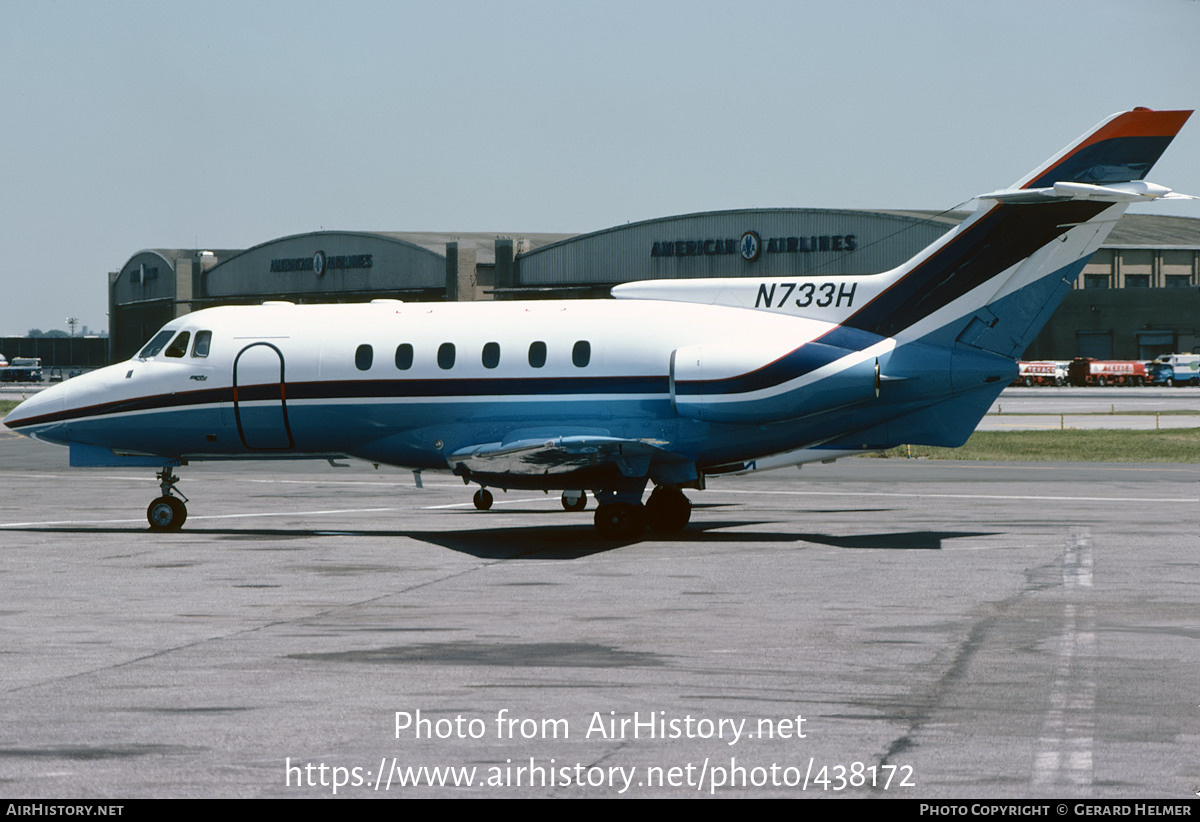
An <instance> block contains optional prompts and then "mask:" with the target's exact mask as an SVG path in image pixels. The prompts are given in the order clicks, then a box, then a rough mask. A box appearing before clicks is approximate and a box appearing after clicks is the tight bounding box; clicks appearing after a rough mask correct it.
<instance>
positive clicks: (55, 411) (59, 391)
mask: <svg viewBox="0 0 1200 822" xmlns="http://www.w3.org/2000/svg"><path fill="white" fill-rule="evenodd" d="M66 407H67V383H65V382H64V383H59V384H58V385H52V386H50V387H49V388H43V389H42V390H41V391H39V392H37V393H36V394H34V395H33V396H32V397H30V398H29V399H27V400H25V401H24V402H22V403H21V404H20V405H18V406H17V407H16V408H14V409H13V410H12V411H11V412H10V413H9V415H8V416H7V417H5V418H4V425H6V426H7V427H8V428H10V429H12V430H13V431H16V432H17V433H18V434H26V435H28V436H31V437H32V436H38V433H39V431H43V430H48V426H51V425H52V424H53V423H55V422H57V421H58V420H59V419H60V418H61V415H62V412H63V411H64V410H66Z"/></svg>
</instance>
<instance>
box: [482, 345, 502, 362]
mask: <svg viewBox="0 0 1200 822" xmlns="http://www.w3.org/2000/svg"><path fill="white" fill-rule="evenodd" d="M499 364H500V343H498V342H490V343H488V344H487V345H485V346H484V347H483V367H484V368H495V367H496V366H497V365H499Z"/></svg>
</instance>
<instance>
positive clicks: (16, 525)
mask: <svg viewBox="0 0 1200 822" xmlns="http://www.w3.org/2000/svg"><path fill="white" fill-rule="evenodd" d="M396 510H398V509H396V508H334V509H330V510H328V511H264V512H260V513H253V514H199V515H188V522H192V521H194V520H200V519H252V518H254V517H306V516H317V515H321V514H378V513H383V512H385V511H396ZM145 521H146V520H145V518H143V517H135V518H131V519H130V518H127V519H60V520H31V521H29V522H0V528H29V527H33V526H43V525H45V526H48V525H119V524H121V523H126V522H142V523H144V522H145Z"/></svg>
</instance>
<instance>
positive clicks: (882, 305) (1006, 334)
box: [4, 108, 1191, 539]
mask: <svg viewBox="0 0 1200 822" xmlns="http://www.w3.org/2000/svg"><path fill="white" fill-rule="evenodd" d="M1190 114H1191V112H1189V111H1151V110H1148V109H1143V108H1138V109H1134V110H1132V111H1128V112H1124V113H1120V114H1116V115H1114V116H1112V117H1110V118H1108V119H1107V120H1105V121H1103V122H1102V123H1100V124H1099V125H1098V126H1097V127H1096V128H1094V129H1093V130H1092V131H1090V132H1088V133H1087V134H1085V135H1084V136H1083V137H1082V138H1080V139H1079V140H1078V141H1076V142H1075V143H1073V144H1071V145H1070V146H1068V147H1067V148H1066V149H1064V150H1063V151H1061V152H1059V153H1058V154H1056V155H1055V156H1054V157H1053V158H1051V159H1050V160H1049V161H1047V162H1046V163H1045V164H1043V165H1042V166H1040V167H1039V168H1037V169H1036V170H1035V171H1033V172H1032V173H1030V174H1029V175H1027V176H1026V177H1024V178H1023V179H1021V180H1020V181H1018V182H1017V183H1015V184H1014V185H1013V186H1011V187H1010V188H1007V189H1004V190H1000V191H993V192H991V193H988V194H984V195H981V196H980V197H979V201H980V203H979V208H978V210H977V211H976V212H975V213H974V214H973V215H972V216H971V217H969V218H968V219H966V220H965V221H964V222H963V223H962V224H961V225H959V226H958V227H957V228H955V229H954V230H952V231H950V232H949V233H948V234H946V235H945V236H943V237H942V238H940V239H939V240H937V241H936V242H934V243H933V244H932V245H930V246H929V247H928V248H926V249H925V250H923V251H921V252H920V253H919V254H917V255H916V256H915V257H914V258H913V259H911V260H909V261H908V262H907V263H904V264H903V265H901V266H900V267H898V268H896V269H894V270H892V271H888V272H885V273H882V274H875V275H869V276H822V275H816V276H797V277H790V278H775V279H766V280H755V279H749V278H738V279H716V280H712V279H708V280H699V281H654V282H639V283H630V284H626V285H622V286H618V287H616V288H615V289H614V290H613V296H615V297H617V298H618V299H615V300H591V301H582V300H580V301H558V302H545V301H537V302H498V303H440V304H430V303H417V304H405V303H401V302H398V301H395V300H372V301H371V302H370V303H369V304H361V305H292V304H290V303H278V302H269V303H265V304H263V305H261V306H229V307H223V308H211V309H206V310H203V311H196V312H194V313H191V314H188V315H186V316H183V317H180V318H179V319H176V320H173V321H171V322H169V323H167V324H166V326H164V327H163V329H162V330H161V331H159V332H158V333H157V334H155V335H154V337H153V338H152V339H151V340H150V341H149V343H147V345H146V346H145V348H143V349H142V350H141V352H139V353H138V355H137V356H136V357H134V358H133V359H132V360H130V361H128V362H124V363H120V364H118V365H111V366H108V367H106V368H102V369H100V370H98V371H94V372H92V373H90V374H86V375H83V376H81V377H76V378H75V379H72V380H70V381H68V382H64V383H62V384H61V385H56V386H53V387H51V388H48V389H47V390H45V391H43V392H41V393H39V394H37V395H36V396H34V397H32V398H30V399H29V400H26V401H25V402H24V403H22V404H21V405H20V406H18V407H17V408H16V409H15V410H14V411H13V412H12V413H11V414H9V416H8V417H7V418H6V419H5V421H4V422H5V424H6V425H7V426H8V427H10V428H12V429H13V430H15V431H18V432H21V433H23V434H28V435H29V436H32V437H37V438H38V439H42V440H46V441H48V442H55V443H60V444H63V445H68V446H69V447H70V459H71V464H72V465H73V466H124V465H131V466H154V467H158V468H159V469H160V470H159V472H158V475H157V476H158V479H159V481H160V486H161V496H159V497H158V498H157V499H155V500H154V501H153V502H151V503H150V506H149V509H148V511H147V517H148V519H149V521H150V527H151V529H153V530H160V531H169V530H176V529H178V528H179V527H180V526H182V525H183V522H184V519H185V517H186V515H187V511H186V508H185V507H184V502H185V501H186V497H184V498H182V499H181V496H182V495H180V494H179V492H178V491H177V490H176V489H175V484H176V483H177V482H178V479H179V478H178V476H177V475H176V474H175V472H174V470H173V469H174V468H175V467H177V466H180V465H185V464H187V462H189V461H191V460H213V459H276V460H278V459H297V458H325V459H332V458H336V457H358V458H361V459H365V460H369V461H372V462H377V463H384V464H389V465H397V466H405V467H408V468H412V469H414V470H421V469H450V470H451V471H453V472H454V473H455V474H457V475H458V476H460V477H462V479H463V481H464V482H467V483H470V482H474V483H477V484H479V485H480V486H481V489H480V491H478V492H477V493H476V495H475V501H476V505H477V506H478V507H480V508H486V507H488V506H489V505H490V504H491V494H490V492H489V491H488V490H487V489H488V488H502V489H508V488H515V489H544V490H549V489H555V490H563V491H564V495H563V504H564V506H566V507H568V508H582V507H583V506H584V505H585V504H586V498H585V497H584V495H583V493H582V492H581V491H582V490H590V491H592V493H593V494H594V496H595V497H596V500H597V502H598V509H597V510H596V514H595V524H596V528H597V530H598V532H599V533H600V534H601V536H603V537H607V538H621V539H630V538H635V537H636V536H637V535H638V534H640V533H641V532H642V531H643V529H644V528H645V527H646V526H647V525H649V526H651V527H652V528H654V529H656V530H660V531H676V530H679V529H682V528H683V527H684V526H686V524H687V522H688V519H689V517H690V514H691V504H690V502H689V501H688V499H687V497H686V496H685V495H684V493H683V490H682V489H685V488H690V489H702V488H703V487H704V482H705V477H706V476H710V475H714V474H724V473H740V472H748V471H753V470H761V469H765V468H773V467H777V466H782V465H796V464H801V463H805V462H811V461H828V460H830V459H832V458H836V457H839V456H842V455H848V454H855V453H860V452H863V451H872V450H877V449H882V448H888V447H891V446H895V445H898V444H900V443H922V444H929V445H942V446H958V445H961V444H962V443H964V442H965V441H966V439H967V437H968V436H970V434H971V432H972V431H973V430H974V429H975V426H976V425H977V424H978V422H979V420H980V419H981V418H982V417H983V415H984V414H985V413H986V412H987V410H988V408H989V407H990V406H991V404H992V402H993V400H994V399H995V398H996V397H997V396H998V395H999V394H1000V392H1001V391H1002V390H1003V389H1004V387H1005V386H1007V385H1008V384H1009V383H1010V382H1012V380H1013V379H1014V377H1015V376H1016V374H1017V364H1016V357H1018V356H1019V355H1020V354H1021V353H1022V352H1023V351H1024V349H1025V347H1026V346H1027V345H1028V344H1029V342H1030V341H1031V340H1032V339H1033V337H1034V336H1035V335H1036V334H1037V333H1038V331H1039V330H1040V329H1041V328H1042V326H1043V325H1044V324H1045V322H1046V321H1047V320H1048V319H1049V317H1050V315H1051V313H1052V312H1053V310H1054V308H1055V307H1056V306H1057V305H1058V303H1059V302H1060V300H1061V299H1062V297H1063V296H1064V295H1065V293H1066V292H1067V291H1068V290H1070V288H1071V283H1072V282H1073V281H1074V280H1075V279H1076V277H1077V275H1078V274H1079V271H1080V269H1081V268H1082V267H1083V265H1084V263H1085V262H1086V261H1087V260H1088V258H1089V256H1090V255H1091V254H1092V252H1093V251H1095V249H1096V248H1097V247H1098V246H1099V245H1100V243H1101V242H1102V241H1103V240H1104V238H1105V237H1106V236H1107V234H1108V232H1109V230H1110V229H1111V228H1112V227H1113V225H1114V224H1115V223H1116V221H1117V219H1118V217H1119V216H1120V215H1121V213H1122V212H1123V211H1124V210H1125V208H1126V207H1127V206H1128V205H1129V204H1130V203H1134V202H1144V201H1150V200H1157V199H1163V198H1174V197H1182V196H1185V195H1177V194H1174V193H1172V192H1171V191H1170V190H1169V189H1166V188H1164V187H1162V186H1157V185H1154V184H1152V183H1147V182H1144V181H1143V177H1144V176H1145V174H1146V172H1147V171H1148V170H1149V169H1150V167H1151V166H1152V165H1153V164H1154V162H1155V161H1156V160H1157V159H1158V158H1159V156H1160V155H1161V154H1162V152H1163V151H1164V150H1165V149H1166V147H1167V145H1168V144H1169V143H1170V141H1171V140H1172V138H1173V137H1174V136H1175V134H1176V133H1177V132H1178V131H1179V129H1180V128H1181V127H1182V126H1183V123H1184V121H1185V120H1186V119H1187V118H1188V116H1189V115H1190ZM648 483H653V484H654V486H655V487H654V491H653V493H651V494H650V496H649V498H648V499H647V501H646V503H645V504H644V505H643V504H642V502H641V500H642V496H643V493H644V491H645V488H646V486H647V484H648Z"/></svg>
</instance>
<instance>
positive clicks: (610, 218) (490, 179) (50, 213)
mask: <svg viewBox="0 0 1200 822" xmlns="http://www.w3.org/2000/svg"><path fill="white" fill-rule="evenodd" d="M0 10H2V12H3V14H2V16H0V78H2V79H0V114H2V117H3V124H4V127H3V132H2V133H0V148H2V160H0V169H2V177H0V185H2V188H0V190H2V194H0V239H2V240H3V248H4V250H5V252H6V253H7V260H8V262H7V273H6V274H5V275H4V278H3V291H2V292H0V335H3V334H10V333H11V334H22V333H24V332H25V331H27V330H28V329H30V328H42V329H50V328H65V327H66V325H65V322H64V320H65V318H66V317H67V316H75V317H78V318H80V320H81V321H82V323H84V324H85V325H87V326H89V327H90V328H91V329H93V330H96V329H104V328H107V327H108V321H107V317H106V312H107V296H106V293H107V292H106V284H107V272H109V271H115V270H118V269H120V268H121V266H122V265H124V263H125V262H126V260H128V259H129V257H131V256H132V255H133V254H134V253H135V252H137V251H138V250H140V249H143V248H247V247H249V246H252V245H255V244H258V243H261V242H265V241H267V240H270V239H273V238H276V237H280V236H285V235H288V234H296V233H301V232H306V231H314V230H318V229H321V228H325V229H351V230H390V231H420V230H425V231H495V232H498V233H506V234H519V233H520V232H538V231H547V232H583V231H592V230H596V229H600V228H605V227H608V226H612V225H616V224H619V223H623V222H626V221H630V220H642V219H649V218H653V217H660V216H666V215H670V214H679V213H686V212H692V211H705V210H710V209H725V208H743V207H830V208H935V209H941V208H948V207H950V206H954V205H956V204H959V203H961V202H962V201H964V200H966V199H968V198H969V197H971V196H972V195H974V194H978V193H982V192H984V191H989V190H993V189H996V188H999V187H1003V186H1006V185H1008V184H1010V183H1012V182H1013V181H1015V180H1016V179H1017V178H1018V177H1020V176H1021V175H1023V174H1024V173H1025V172H1026V171H1029V170H1031V169H1032V168H1033V167H1034V166H1036V165H1037V164H1038V163H1040V162H1041V161H1042V160H1044V159H1046V158H1047V157H1049V156H1050V155H1051V154H1053V153H1054V152H1055V151H1057V150H1058V149H1059V148H1061V147H1062V146H1064V145H1065V144H1067V143H1068V142H1069V141H1071V140H1072V139H1074V138H1075V137H1077V136H1078V135H1079V134H1081V133H1083V132H1084V131H1085V130H1086V129H1088V128H1089V127H1090V126H1092V125H1093V124H1094V123H1096V122H1097V121H1099V120H1100V119H1102V118H1103V117H1105V116H1107V115H1109V114H1111V113H1113V112H1115V111H1119V110H1122V109H1126V108H1130V107H1133V106H1138V105H1141V106H1148V107H1150V108H1195V107H1197V105H1198V104H1200V1H1198V0H1078V1H1074V0H1007V1H1005V0H991V1H990V2H982V0H981V1H979V2H976V1H975V0H945V2H943V1H942V0H907V1H906V2H895V1H894V0H877V1H874V0H837V1H836V2H834V1H833V0H826V2H819V3H818V2H802V1H800V0H793V2H757V1H756V0H737V1H736V2H697V1H696V0H689V1H688V2H654V0H639V2H624V1H623V0H602V2H574V1H573V0H557V2H549V1H547V2H531V1H526V0H518V1H514V2H500V1H499V0H497V1H495V2H454V1H453V0H450V1H447V0H443V1H442V2H436V3H435V2H430V1H429V0H420V2H374V3H368V2H355V0H338V2H336V3H334V2H321V3H317V2H267V1H266V0H252V2H246V0H236V1H235V2H214V1H213V0H205V2H202V3H197V2H190V1H189V2H186V3H185V2H163V0H153V1H152V2H135V1H134V0H111V1H110V2H103V1H100V2H65V1H64V0H58V1H57V2H56V1H55V0H39V2H29V1H28V0H0ZM1150 178H1151V179H1152V180H1154V181H1156V182H1159V183H1162V184H1164V185H1168V186H1170V187H1172V188H1174V189H1176V190H1178V191H1182V192H1185V193H1190V194H1200V117H1196V118H1193V121H1192V122H1190V123H1189V124H1188V126H1186V127H1185V129H1184V131H1183V133H1182V134H1181V136H1180V137H1179V139H1177V140H1176V141H1175V143H1174V144H1173V145H1172V146H1171V148H1170V149H1168V151H1167V153H1166V155H1165V156H1164V158H1163V161H1162V162H1161V163H1160V164H1159V165H1158V166H1157V167H1156V168H1155V171H1154V172H1153V174H1152V175H1151V177H1150ZM1143 210H1150V209H1143ZM1153 210H1154V211H1155V212H1156V213H1162V214H1168V213H1171V214H1183V215H1186V216H1193V217H1200V202H1182V203H1171V204H1161V205H1159V206H1157V207H1155V208H1154V209H1153Z"/></svg>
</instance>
